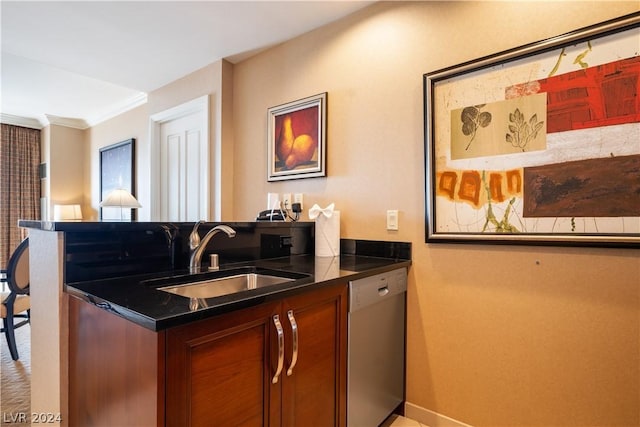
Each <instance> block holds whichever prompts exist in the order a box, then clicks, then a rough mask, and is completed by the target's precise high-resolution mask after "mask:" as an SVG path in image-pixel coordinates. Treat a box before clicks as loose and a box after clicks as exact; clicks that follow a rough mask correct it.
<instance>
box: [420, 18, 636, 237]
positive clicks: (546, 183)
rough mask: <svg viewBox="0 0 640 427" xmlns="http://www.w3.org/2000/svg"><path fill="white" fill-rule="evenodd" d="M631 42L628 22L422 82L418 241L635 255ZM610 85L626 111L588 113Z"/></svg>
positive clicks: (607, 95)
mask: <svg viewBox="0 0 640 427" xmlns="http://www.w3.org/2000/svg"><path fill="white" fill-rule="evenodd" d="M639 38H640V13H633V14H630V15H625V16H622V17H620V18H617V19H613V20H610V21H606V22H602V23H600V24H596V25H592V26H589V27H585V28H582V29H578V30H576V31H573V32H570V33H566V34H563V35H560V36H557V37H553V38H550V39H546V40H542V41H539V42H536V43H532V44H528V45H524V46H521V47H518V48H515V49H510V50H507V51H503V52H499V53H496V54H493V55H489V56H486V57H482V58H479V59H477V60H473V61H469V62H465V63H463V64H459V65H455V66H451V67H447V68H444V69H440V70H436V71H433V72H429V73H427V74H424V76H423V85H424V147H425V241H426V243H482V244H487V243H489V244H528V245H555V246H596V247H634V248H638V247H640V176H639V174H638V172H637V171H638V170H639V169H640V144H638V143H637V141H640V97H638V96H637V94H638V93H640V87H638V86H640V84H638V83H637V82H638V81H639V80H640V79H639V76H640V57H639V55H640V54H639V53H638V49H637V40H638V39H639ZM634 45H635V47H634ZM591 75H595V77H590V76H591ZM620 78H626V81H625V85H626V87H627V88H628V87H629V86H630V85H631V86H633V85H634V83H633V82H634V81H635V82H636V83H635V88H634V89H630V90H631V91H632V92H633V91H635V92H634V93H635V94H636V95H635V97H633V96H630V101H629V103H628V105H629V106H630V107H629V108H628V111H626V110H625V111H624V112H622V113H617V114H619V116H616V117H613V116H612V115H610V114H609V112H608V111H606V114H603V113H601V110H602V109H600V110H598V111H597V112H594V111H595V110H596V109H597V108H600V106H601V105H602V104H606V103H607V102H609V103H611V98H613V96H612V95H613V94H614V92H613V91H611V92H607V91H608V90H609V89H607V88H608V87H609V86H605V84H609V83H611V82H612V81H613V79H620ZM580 79H586V80H587V82H588V85H585V84H584V83H580V85H578V84H577V83H576V82H578V81H580ZM593 81H595V82H597V83H595V84H592V82H593ZM598 85H599V86H598ZM594 86H596V89H597V91H592V89H593V87H594ZM565 92H566V93H565ZM580 96H582V97H584V99H583V98H581V99H579V100H580V101H581V102H584V104H583V105H585V104H586V105H587V107H571V108H574V110H569V111H570V112H571V114H566V111H567V110H566V108H569V106H568V105H567V102H566V100H567V98H571V97H580ZM616 96H618V97H619V96H620V95H619V94H617V93H616ZM534 98H535V99H534ZM618 99H619V98H616V100H615V102H614V103H616V102H618ZM561 102H562V104H561ZM524 103H527V104H525V105H526V107H523V106H522V105H523V104H524ZM529 104H531V105H529ZM619 104H623V101H619ZM594 105H595V106H594ZM616 105H617V104H616ZM624 105H627V104H624ZM560 107H562V108H565V110H564V111H563V110H561V108H560ZM580 108H584V110H580ZM625 108H627V107H625ZM527 109H528V110H527ZM525 110H527V111H525ZM574 111H577V113H576V114H575V115H574V114H573V112H574ZM523 113H524V114H523ZM541 113H542V114H541ZM563 114H564V115H563ZM579 114H582V115H583V116H584V117H586V118H584V117H582V116H580V117H581V118H580V119H576V118H575V117H578V116H579ZM599 114H600V115H599ZM523 116H524V118H523ZM622 116H624V118H623V119H621V118H620V117H622ZM465 119H466V122H465ZM520 119H523V120H520ZM614 119H615V120H614ZM616 120H617V121H616ZM467 122H469V123H467ZM516 122H518V123H520V122H521V123H523V125H524V126H528V129H530V131H531V132H530V133H529V135H532V138H538V137H539V136H541V135H542V134H544V138H543V140H542V141H541V142H540V146H535V145H534V144H531V145H529V146H526V143H525V142H522V141H521V140H520V139H518V142H517V143H515V144H514V142H513V141H514V140H515V139H514V137H513V135H515V134H513V135H512V134H511V132H513V131H514V130H517V129H518V128H517V126H515V125H516ZM541 123H543V124H541ZM518 126H519V125H518ZM622 126H624V128H622ZM538 131H539V133H538ZM589 132H590V133H589ZM534 133H535V135H534ZM477 135H482V137H481V138H476V136H477ZM621 135H622V138H624V139H625V140H628V143H625V144H622V143H620V141H619V140H620V138H621ZM510 136H511V137H510ZM474 138H475V139H474ZM482 138H484V139H482ZM531 140H533V139H529V141H531ZM483 141H489V142H487V143H485V142H483ZM633 141H635V143H634V142H633ZM505 143H510V144H511V147H506V146H505ZM491 144H495V145H496V146H497V147H498V148H496V149H494V148H492V147H491ZM507 145H508V144H507ZM594 146H597V147H599V149H600V151H599V152H597V153H594V150H593V147H594ZM470 148H471V149H470ZM473 150H476V153H475V154H473V153H470V152H471V151H473ZM492 150H495V151H492ZM508 150H512V151H508ZM604 170H606V172H602V171H604ZM600 172H602V176H599V175H598V173H600ZM605 174H611V175H613V176H614V177H615V182H614V180H612V179H609V178H610V176H609V175H607V176H606V178H607V179H606V180H605V179H600V178H604V175H605ZM494 175H495V180H494ZM595 183H597V184H598V185H597V186H595ZM606 209H609V211H606V212H605V210H606ZM591 213H593V215H590V214H591ZM602 213H604V214H602ZM567 214H568V215H567ZM580 214H584V215H580Z"/></svg>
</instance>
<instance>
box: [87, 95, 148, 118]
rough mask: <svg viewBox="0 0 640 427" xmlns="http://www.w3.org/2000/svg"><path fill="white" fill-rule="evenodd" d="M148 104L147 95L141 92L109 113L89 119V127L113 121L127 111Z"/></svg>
mask: <svg viewBox="0 0 640 427" xmlns="http://www.w3.org/2000/svg"><path fill="white" fill-rule="evenodd" d="M146 103H147V94H146V93H144V92H140V93H139V94H137V95H136V96H133V97H131V98H129V99H127V100H125V101H124V102H122V103H121V104H119V105H117V106H116V107H114V108H113V109H112V110H111V111H108V112H106V113H103V114H100V115H98V116H94V117H91V118H89V119H87V122H88V126H89V127H91V126H95V125H97V124H99V123H102V122H104V121H107V120H109V119H112V118H114V117H116V116H119V115H120V114H123V113H126V112H127V111H129V110H133V109H134V108H136V107H139V106H141V105H144V104H146Z"/></svg>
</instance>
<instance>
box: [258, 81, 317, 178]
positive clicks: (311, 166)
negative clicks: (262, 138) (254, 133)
mask: <svg viewBox="0 0 640 427" xmlns="http://www.w3.org/2000/svg"><path fill="white" fill-rule="evenodd" d="M267 121H268V131H267V132H268V138H267V147H268V148H267V150H268V155H267V168H268V177H267V180H268V181H282V180H287V179H298V178H314V177H322V176H326V147H327V142H326V139H327V136H326V133H327V93H326V92H324V93H321V94H318V95H314V96H310V97H308V98H304V99H301V100H298V101H293V102H289V103H287V104H283V105H278V106H276V107H271V108H269V109H268V112H267Z"/></svg>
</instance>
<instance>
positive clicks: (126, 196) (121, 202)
mask: <svg viewBox="0 0 640 427" xmlns="http://www.w3.org/2000/svg"><path fill="white" fill-rule="evenodd" d="M100 207H101V208H106V207H116V208H132V209H133V208H140V207H142V205H141V204H140V203H138V201H137V200H136V198H135V197H133V195H131V193H129V192H128V191H127V190H125V189H123V188H117V189H115V190H113V191H112V192H111V193H109V194H107V197H105V199H104V200H103V201H102V202H100Z"/></svg>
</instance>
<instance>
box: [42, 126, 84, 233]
mask: <svg viewBox="0 0 640 427" xmlns="http://www.w3.org/2000/svg"><path fill="white" fill-rule="evenodd" d="M43 141H44V143H43V145H42V147H43V152H44V156H45V157H44V159H43V160H44V161H46V163H47V168H48V171H47V178H46V180H44V187H45V191H44V196H45V197H47V205H48V206H47V212H48V217H49V218H48V219H50V220H52V219H53V205H56V204H77V203H79V204H81V205H83V206H82V213H83V215H85V216H86V215H87V213H86V211H88V210H90V208H89V207H88V206H84V202H85V200H84V186H83V181H84V176H85V169H86V168H85V164H86V163H85V157H84V155H85V147H86V141H85V131H84V130H81V129H76V128H71V127H66V126H60V125H55V124H51V125H49V126H47V127H46V128H45V129H44V131H43Z"/></svg>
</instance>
